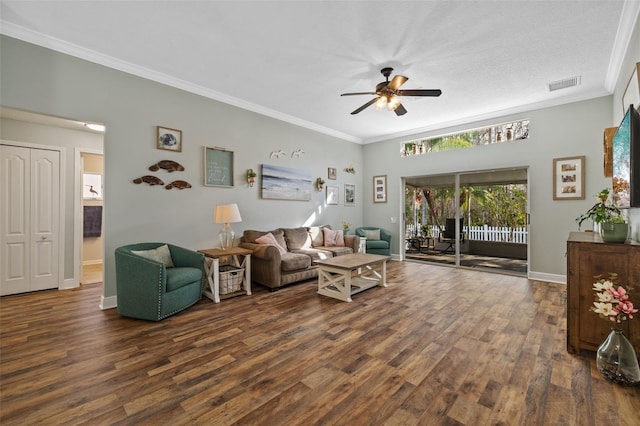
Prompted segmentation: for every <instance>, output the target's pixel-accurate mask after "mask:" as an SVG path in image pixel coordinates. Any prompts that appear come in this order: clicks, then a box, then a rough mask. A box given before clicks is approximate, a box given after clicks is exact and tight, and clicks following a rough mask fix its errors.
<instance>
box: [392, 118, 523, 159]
mask: <svg viewBox="0 0 640 426" xmlns="http://www.w3.org/2000/svg"><path fill="white" fill-rule="evenodd" d="M528 137H529V120H522V121H514V122H511V123H504V124H497V125H495V126H492V127H483V128H480V129H473V130H468V131H466V132H460V133H452V134H449V135H444V136H438V137H434V138H424V139H416V140H412V141H407V142H402V145H401V147H400V156H402V157H409V156H413V155H421V154H426V153H431V152H438V151H448V150H452V149H460V148H471V147H474V146H477V145H491V144H496V143H503V142H511V141H517V140H522V139H527V138H528Z"/></svg>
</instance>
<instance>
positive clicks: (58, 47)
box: [0, 20, 362, 144]
mask: <svg viewBox="0 0 640 426" xmlns="http://www.w3.org/2000/svg"><path fill="white" fill-rule="evenodd" d="M0 34H4V35H6V36H9V37H13V38H16V39H18V40H22V41H25V42H28V43H31V44H35V45H37V46H41V47H45V48H47V49H51V50H54V51H57V52H60V53H64V54H66V55H69V56H73V57H76V58H79V59H83V60H85V61H89V62H93V63H95V64H99V65H103V66H105V67H108V68H113V69H116V70H118V71H122V72H125V73H127V74H132V75H135V76H137V77H142V78H145V79H147V80H151V81H155V82H157V83H161V84H164V85H167V86H170V87H175V88H177V89H180V90H184V91H186V92H189V93H193V94H196V95H200V96H204V97H206V98H209V99H213V100H215V101H218V102H222V103H225V104H228V105H232V106H235V107H238V108H241V109H244V110H248V111H252V112H255V113H257V114H260V115H264V116H267V117H271V118H274V119H276V120H280V121H284V122H287V123H290V124H294V125H296V126H300V127H303V128H306V129H309V130H313V131H316V132H319V133H323V134H326V135H329V136H333V137H335V138H338V139H342V140H345V141H348V142H353V143H358V144H360V143H362V139H361V138H358V137H355V136H352V135H348V134H346V133H342V132H338V131H336V130H334V129H330V128H328V127H324V126H321V125H319V124H316V123H312V122H310V121H306V120H302V119H300V118H297V117H293V116H291V115H288V114H283V113H281V112H279V111H275V110H273V109H270V108H266V107H263V106H261V105H257V104H254V103H251V102H246V101H243V100H242V99H238V98H234V97H233V96H229V95H226V94H224V93H220V92H217V91H215V90H211V89H208V88H206V87H203V86H200V85H197V84H193V83H190V82H188V81H185V80H181V79H179V78H175V77H173V76H170V75H167V74H163V73H159V72H156V71H154V70H151V69H148V68H145V67H140V66H137V65H135V64H132V63H130V62H126V61H122V60H120V59H117V58H114V57H112V56H109V55H104V54H102V53H98V52H95V51H93V50H90V49H86V48H84V47H81V46H78V45H76V44H73V43H68V42H66V41H64V40H60V39H58V38H55V37H50V36H47V35H45V34H42V33H39V32H37V31H32V30H30V29H28V28H24V27H22V26H19V25H15V24H13V23H11V22H7V21H4V20H0Z"/></svg>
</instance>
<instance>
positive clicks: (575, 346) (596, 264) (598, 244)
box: [567, 232, 640, 356]
mask: <svg viewBox="0 0 640 426" xmlns="http://www.w3.org/2000/svg"><path fill="white" fill-rule="evenodd" d="M609 272H617V273H618V281H617V282H618V284H620V285H622V286H624V287H625V288H626V289H629V286H634V288H633V290H632V291H631V294H630V299H631V301H632V302H633V304H634V306H635V307H636V308H638V307H640V243H638V242H635V241H634V242H632V243H630V244H629V243H627V244H607V243H604V242H603V241H602V239H601V238H600V235H598V234H596V233H593V232H572V233H571V234H569V239H568V240H567V350H568V351H569V352H570V353H576V354H577V353H580V352H582V351H584V350H587V351H593V352H595V351H597V350H598V346H600V344H601V343H602V342H603V341H604V339H605V338H606V337H607V335H608V334H609V332H610V331H611V325H610V324H609V323H608V322H607V321H605V320H603V319H602V318H600V317H599V316H598V315H597V314H595V313H594V312H591V311H590V310H589V309H590V308H591V306H592V304H593V301H594V292H593V290H592V287H593V282H594V281H595V279H594V276H595V275H599V274H601V275H602V276H603V277H606V276H608V273H609ZM639 314H640V312H638V313H637V314H636V315H635V318H634V319H632V320H631V321H629V320H627V321H624V322H623V323H622V324H619V326H620V328H621V329H622V330H624V334H625V336H627V337H628V338H629V340H630V341H631V343H632V344H633V346H634V348H635V349H636V353H637V354H638V355H639V356H640V315H639Z"/></svg>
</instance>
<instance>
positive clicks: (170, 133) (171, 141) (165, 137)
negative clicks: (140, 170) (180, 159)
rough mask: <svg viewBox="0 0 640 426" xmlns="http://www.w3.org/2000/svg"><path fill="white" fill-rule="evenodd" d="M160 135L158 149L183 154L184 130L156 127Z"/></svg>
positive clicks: (158, 136) (157, 141)
mask: <svg viewBox="0 0 640 426" xmlns="http://www.w3.org/2000/svg"><path fill="white" fill-rule="evenodd" d="M156 127H157V129H158V135H157V137H156V143H157V145H156V148H158V149H166V150H167V151H175V152H182V130H177V129H170V128H168V127H161V126H156Z"/></svg>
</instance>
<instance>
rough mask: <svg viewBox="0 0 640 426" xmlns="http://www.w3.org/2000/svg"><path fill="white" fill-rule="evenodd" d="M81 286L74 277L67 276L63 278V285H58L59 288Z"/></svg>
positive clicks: (68, 288)
mask: <svg viewBox="0 0 640 426" xmlns="http://www.w3.org/2000/svg"><path fill="white" fill-rule="evenodd" d="M76 287H80V285H79V284H78V283H77V282H76V280H75V279H74V278H67V279H64V280H62V285H61V286H60V287H58V290H70V289H72V288H76Z"/></svg>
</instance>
